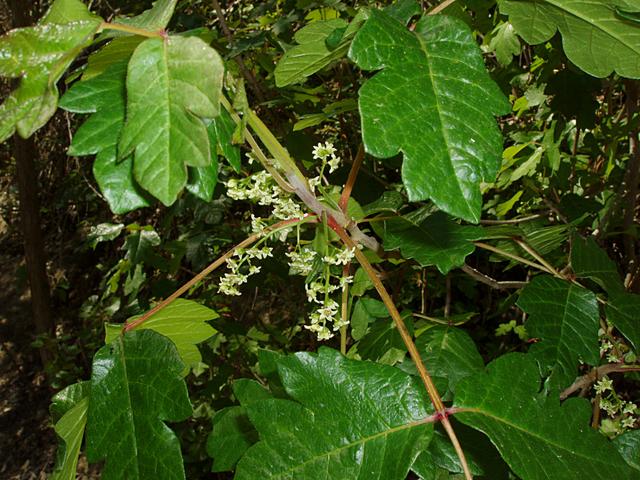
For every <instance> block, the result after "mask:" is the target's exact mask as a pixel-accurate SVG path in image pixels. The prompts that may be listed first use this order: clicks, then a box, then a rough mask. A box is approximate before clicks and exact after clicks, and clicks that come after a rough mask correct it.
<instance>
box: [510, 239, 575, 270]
mask: <svg viewBox="0 0 640 480" xmlns="http://www.w3.org/2000/svg"><path fill="white" fill-rule="evenodd" d="M513 241H514V242H516V243H517V244H518V245H520V247H521V248H522V249H523V250H524V251H525V252H527V253H528V254H529V255H531V256H532V257H533V258H535V259H536V260H537V261H538V262H539V263H540V264H541V265H542V266H543V267H544V268H546V269H547V270H548V271H549V272H550V273H552V274H553V275H554V276H555V277H558V278H562V279H564V280H566V277H565V276H564V275H562V274H561V273H560V272H558V271H557V270H556V269H555V268H553V266H552V265H551V264H550V263H549V262H547V261H546V260H545V259H544V258H542V256H541V255H540V254H539V253H538V252H536V251H535V249H534V248H533V247H532V246H531V245H529V244H528V243H527V242H525V241H524V240H523V239H521V238H517V237H514V238H513Z"/></svg>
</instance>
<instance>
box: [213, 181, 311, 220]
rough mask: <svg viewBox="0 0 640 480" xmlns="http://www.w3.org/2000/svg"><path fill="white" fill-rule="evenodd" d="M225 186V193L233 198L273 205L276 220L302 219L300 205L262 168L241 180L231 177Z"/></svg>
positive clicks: (273, 215) (302, 214)
mask: <svg viewBox="0 0 640 480" xmlns="http://www.w3.org/2000/svg"><path fill="white" fill-rule="evenodd" d="M226 186H227V195H228V196H229V197H230V198H233V199H234V200H248V201H250V202H255V203H257V204H258V205H265V206H271V207H273V213H272V217H273V218H275V219H277V220H291V219H302V218H303V217H304V213H303V212H302V209H301V208H300V205H298V204H297V203H296V202H295V201H294V200H293V199H292V198H291V196H290V195H288V194H287V193H285V192H284V191H283V190H282V189H281V188H280V187H279V186H278V185H277V184H276V183H275V182H274V180H273V178H272V177H271V175H269V173H268V172H266V171H264V170H262V171H260V172H258V173H254V174H253V175H251V176H249V177H247V178H244V179H241V180H238V179H236V178H231V179H229V180H228V181H227V183H226ZM253 218H255V217H253ZM253 218H252V219H253ZM256 220H257V219H256ZM252 223H253V222H252Z"/></svg>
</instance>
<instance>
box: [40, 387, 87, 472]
mask: <svg viewBox="0 0 640 480" xmlns="http://www.w3.org/2000/svg"><path fill="white" fill-rule="evenodd" d="M88 407H89V384H88V382H80V383H76V384H73V385H69V386H68V387H67V388H65V389H64V390H62V391H61V392H59V393H57V394H56V395H55V396H54V397H53V399H52V402H51V407H50V411H51V415H52V417H53V421H54V422H55V426H54V429H55V432H56V434H57V435H58V437H59V439H60V446H59V447H58V454H57V458H56V465H55V466H54V468H53V472H52V474H51V479H52V480H75V478H76V470H77V465H78V455H79V453H80V446H81V444H82V438H83V437H84V429H85V426H86V424H87V409H88Z"/></svg>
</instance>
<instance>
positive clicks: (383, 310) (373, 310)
mask: <svg viewBox="0 0 640 480" xmlns="http://www.w3.org/2000/svg"><path fill="white" fill-rule="evenodd" d="M379 318H391V316H390V315H389V311H388V310H387V307H385V305H384V303H382V302H381V301H380V300H375V299H373V298H369V297H363V298H361V299H359V300H358V302H357V303H356V305H355V307H353V313H352V314H351V321H350V322H349V323H350V324H351V336H352V337H353V339H354V340H360V339H362V337H364V336H365V334H366V333H367V330H368V329H369V324H370V323H373V322H375V320H376V319H379Z"/></svg>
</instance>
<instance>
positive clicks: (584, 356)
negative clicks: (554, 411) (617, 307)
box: [517, 275, 600, 388]
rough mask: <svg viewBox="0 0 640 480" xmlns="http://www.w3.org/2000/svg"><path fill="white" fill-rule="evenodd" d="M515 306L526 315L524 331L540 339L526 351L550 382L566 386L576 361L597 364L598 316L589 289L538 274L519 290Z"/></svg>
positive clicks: (569, 381) (573, 371)
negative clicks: (546, 372) (549, 376)
mask: <svg viewBox="0 0 640 480" xmlns="http://www.w3.org/2000/svg"><path fill="white" fill-rule="evenodd" d="M517 305H518V306H519V307H520V308H521V309H522V310H524V311H525V312H527V313H528V314H529V315H530V317H529V319H528V320H527V322H526V323H525V327H526V329H527V333H528V334H529V335H530V336H531V337H538V338H539V339H540V341H539V342H537V343H534V344H533V345H532V346H531V348H530V349H529V353H530V354H531V355H533V356H534V357H535V358H536V359H537V360H538V361H539V362H540V363H541V365H542V366H543V367H544V368H545V369H546V370H548V371H549V372H550V375H551V377H552V379H553V384H554V385H556V386H559V387H561V388H564V387H568V386H569V385H570V384H571V383H572V382H573V381H574V380H575V377H576V374H577V372H578V362H579V361H583V362H586V363H588V364H589V365H597V364H598V362H599V361H600V355H599V352H600V350H599V345H598V328H599V326H600V316H599V313H598V302H597V301H596V296H595V294H594V293H593V292H590V291H589V290H586V289H584V288H582V287H580V286H578V285H574V284H572V283H569V282H566V281H564V280H560V279H558V278H555V277H551V276H548V275H540V276H538V277H535V278H534V279H533V281H531V283H529V284H528V285H527V286H526V287H525V288H524V289H523V290H522V293H521V294H520V298H519V299H518V301H517Z"/></svg>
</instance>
